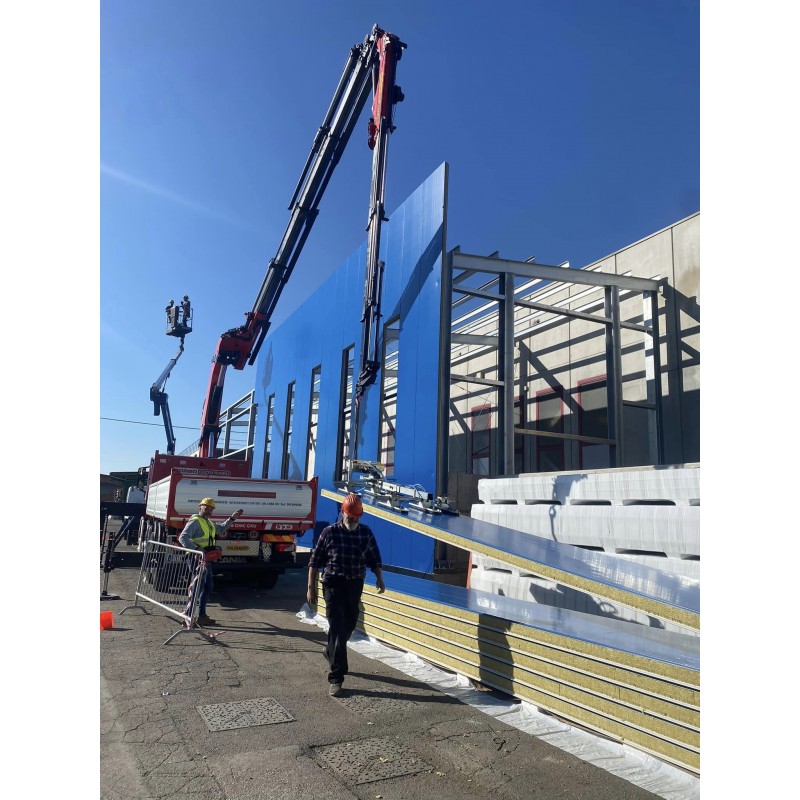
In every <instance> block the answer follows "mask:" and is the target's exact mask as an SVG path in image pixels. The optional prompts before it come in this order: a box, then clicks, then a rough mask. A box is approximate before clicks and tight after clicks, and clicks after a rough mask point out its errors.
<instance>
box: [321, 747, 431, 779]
mask: <svg viewBox="0 0 800 800" xmlns="http://www.w3.org/2000/svg"><path fill="white" fill-rule="evenodd" d="M314 749H315V750H316V751H317V753H318V754H319V755H320V757H321V758H322V759H323V760H324V761H325V763H326V764H327V765H328V766H329V767H331V769H333V770H334V771H335V772H336V773H338V774H339V775H341V776H342V777H343V778H344V779H345V780H347V781H350V782H352V783H356V784H358V783H371V782H372V781H382V780H385V779H386V778H396V777H398V776H400V775H413V774H414V773H415V772H422V771H423V770H429V769H433V768H432V767H431V766H430V764H426V763H425V762H424V761H423V760H422V759H421V758H419V757H418V756H417V755H416V754H415V753H414V752H412V751H411V750H409V749H408V748H407V747H405V746H404V745H402V744H400V743H399V742H397V741H396V740H394V739H391V738H389V737H384V738H380V739H365V740H364V741H360V742H342V743H340V744H332V745H328V746H326V747H316V748H314Z"/></svg>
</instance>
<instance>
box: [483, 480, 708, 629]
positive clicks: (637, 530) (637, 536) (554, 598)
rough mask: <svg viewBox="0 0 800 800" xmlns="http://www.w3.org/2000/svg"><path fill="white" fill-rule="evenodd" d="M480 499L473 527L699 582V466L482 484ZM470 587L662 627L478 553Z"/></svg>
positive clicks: (628, 610)
mask: <svg viewBox="0 0 800 800" xmlns="http://www.w3.org/2000/svg"><path fill="white" fill-rule="evenodd" d="M478 493H479V498H480V499H481V501H482V503H481V504H476V505H474V506H473V507H472V512H471V513H472V517H473V518H474V519H480V520H484V521H486V522H491V523H494V524H496V525H501V526H503V527H505V528H512V529H514V530H517V531H520V532H522V533H526V534H530V535H531V536H536V537H542V538H545V539H550V540H551V541H555V542H561V543H564V544H570V545H575V546H577V547H580V548H586V549H588V550H593V551H600V552H604V553H606V554H611V555H616V556H619V557H620V558H621V559H624V560H626V561H632V562H636V563H639V564H642V565H646V566H650V567H655V568H656V569H659V570H662V571H664V572H667V573H670V574H673V575H675V576H677V577H679V578H680V579H683V580H687V581H695V582H696V581H699V579H700V562H699V559H700V469H699V467H697V466H687V467H678V468H671V469H670V468H648V469H632V470H603V471H596V472H585V473H553V474H546V475H542V474H537V475H521V476H519V477H516V478H496V479H485V480H482V481H480V482H479V484H478ZM469 581H470V583H469V585H470V586H471V587H472V588H475V589H479V590H482V591H487V592H491V593H493V594H502V595H505V596H508V597H514V598H517V599H523V600H529V601H533V602H538V603H543V604H546V605H554V606H556V607H559V608H571V609H574V610H579V611H584V612H587V613H594V614H599V615H602V616H612V617H617V618H619V619H624V620H628V621H630V622H637V623H640V624H644V625H656V626H658V627H662V626H663V621H660V620H655V619H654V618H653V617H652V616H651V615H648V614H646V613H644V612H642V611H637V610H636V609H633V608H631V607H626V606H622V605H619V604H616V603H614V602H609V600H608V598H603V597H599V596H596V595H593V594H591V593H587V592H582V591H576V590H574V589H571V588H569V587H566V586H563V585H561V584H559V583H557V582H555V581H552V580H547V579H544V578H542V577H541V576H540V577H536V576H534V575H532V574H531V573H529V572H526V571H524V570H520V569H518V568H515V567H514V566H512V565H509V564H508V563H507V562H502V561H498V560H496V559H493V558H490V557H487V556H485V555H481V554H480V553H473V557H472V570H471V572H470V578H469ZM666 627H667V628H669V629H674V630H681V628H679V627H677V628H676V627H675V626H672V625H670V624H669V623H667V625H666Z"/></svg>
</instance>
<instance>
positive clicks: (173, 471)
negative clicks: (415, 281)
mask: <svg viewBox="0 0 800 800" xmlns="http://www.w3.org/2000/svg"><path fill="white" fill-rule="evenodd" d="M405 47H406V45H405V44H404V43H403V42H401V41H400V39H399V38H398V37H397V36H395V35H394V34H391V33H387V32H386V31H384V30H382V29H381V28H379V27H378V26H377V25H375V26H373V28H372V30H371V32H370V33H369V34H368V35H367V36H366V37H365V38H364V40H363V42H361V44H357V45H354V46H353V47H352V48H351V49H350V52H349V54H348V56H347V59H346V62H345V66H344V70H343V72H342V75H341V78H340V79H339V83H338V85H337V87H336V90H335V92H334V95H333V99H332V100H331V103H330V105H329V107H328V111H327V113H326V114H325V117H324V119H323V122H322V125H321V126H320V127H319V129H318V131H317V133H316V135H315V137H314V141H313V143H312V145H311V152H310V153H309V155H308V158H307V159H306V163H305V166H304V167H303V170H302V173H301V175H300V179H299V180H298V183H297V186H296V187H295V190H294V193H293V194H292V198H291V200H290V201H289V210H290V211H291V215H290V219H289V223H288V226H287V228H286V231H285V232H284V235H283V238H282V239H281V241H280V244H279V246H278V249H277V251H276V253H275V255H274V257H273V258H272V259H270V261H269V264H268V266H267V271H266V275H265V277H264V281H263V283H262V285H261V289H260V290H259V292H258V295H257V296H256V300H255V302H254V304H253V307H252V310H250V311H248V312H246V313H245V323H244V324H243V325H241V326H239V327H236V328H231V329H229V330H227V331H225V332H224V333H223V334H222V335H221V336H220V339H219V342H218V343H217V347H216V351H215V353H214V356H213V358H212V362H211V363H212V367H211V375H210V377H209V382H208V389H207V392H206V397H205V401H204V403H203V412H202V419H201V426H200V441H199V445H198V451H197V455H196V456H175V455H173V454H172V453H167V454H160V453H158V452H156V454H155V456H154V457H153V459H152V460H151V463H150V468H149V470H148V476H147V496H146V514H145V516H144V517H143V519H142V523H141V528H140V542H141V543H143V542H144V541H146V540H147V539H156V540H157V541H162V542H173V541H174V540H175V538H176V537H177V536H178V535H179V534H180V532H181V530H182V529H183V526H184V525H185V523H186V521H187V520H188V519H189V518H190V517H191V515H192V514H194V513H196V512H197V507H198V504H199V502H200V500H201V499H202V498H204V497H212V498H213V499H214V500H215V502H216V508H215V510H214V512H215V513H214V516H216V517H219V518H224V517H226V516H228V515H229V514H230V512H232V511H234V510H235V509H237V508H242V509H243V512H244V513H243V514H242V516H241V517H239V519H238V520H237V521H236V522H235V523H234V524H233V525H231V526H230V527H229V528H228V531H227V534H226V537H225V538H222V539H221V540H220V541H219V542H218V543H219V544H220V545H221V547H222V558H221V560H220V562H219V567H220V568H221V569H223V570H225V569H227V568H230V569H236V570H238V569H251V570H252V569H255V570H256V571H257V573H258V575H259V576H260V579H259V582H260V583H261V585H262V586H266V587H269V586H271V585H274V583H275V581H276V580H277V576H278V575H280V574H281V573H282V572H283V571H285V569H287V568H288V567H290V566H292V565H294V564H295V563H296V545H295V537H296V536H297V535H302V533H304V532H305V531H306V530H308V529H309V528H311V527H313V525H314V521H315V515H316V501H317V478H313V479H312V480H310V481H286V480H270V479H256V478H250V477H249V475H250V464H249V462H247V461H238V460H232V459H226V458H224V454H223V453H221V452H219V448H218V446H217V440H218V437H219V433H220V431H221V427H220V414H221V409H222V394H223V389H224V384H225V373H226V370H227V368H228V367H233V368H234V369H237V370H241V369H244V367H245V366H246V365H248V364H250V365H252V364H254V363H255V361H256V358H257V357H258V352H259V350H260V348H261V345H262V344H263V342H264V339H265V337H266V335H267V331H268V330H269V327H270V323H271V319H272V314H273V312H274V310H275V307H276V305H277V303H278V300H279V299H280V296H281V293H282V291H283V288H284V286H285V285H286V283H287V281H288V280H289V278H290V276H291V274H292V270H293V269H294V266H295V264H296V263H297V259H298V258H299V256H300V253H301V252H302V249H303V246H304V245H305V242H306V240H307V238H308V235H309V233H310V232H311V227H312V226H313V224H314V221H315V219H316V217H317V214H318V213H319V203H320V200H321V199H322V196H323V194H324V192H325V189H326V188H327V186H328V182H329V181H330V179H331V176H332V175H333V172H334V170H335V168H336V166H337V164H338V162H339V160H340V158H341V156H342V153H343V152H344V149H345V147H346V146H347V143H348V141H349V139H350V136H351V134H352V132H353V129H354V128H355V125H356V123H357V122H358V119H359V117H360V115H361V112H362V110H363V109H364V107H365V105H366V102H367V99H368V97H369V94H370V90H372V94H373V101H372V109H371V112H372V113H371V115H370V118H369V121H368V123H367V145H368V147H369V148H370V149H371V150H372V154H373V155H372V183H371V192H370V205H369V214H368V223H367V231H368V239H367V264H366V279H365V286H364V310H363V315H362V319H361V323H362V342H361V363H360V372H359V376H358V381H357V385H356V397H357V398H358V397H360V396H361V395H362V394H363V392H364V391H365V390H366V388H367V387H368V386H369V385H370V384H372V383H373V382H374V381H375V378H376V375H377V372H378V370H379V367H380V360H379V358H380V356H379V353H380V351H379V341H378V336H379V324H380V316H381V311H380V300H381V284H382V277H383V268H384V264H383V262H382V261H380V259H379V252H380V236H381V225H382V223H383V222H386V221H387V218H386V216H385V210H384V195H385V174H386V163H387V154H388V140H389V134H390V133H391V132H392V131H394V129H395V126H394V124H393V118H394V107H395V105H396V103H398V102H400V101H402V100H403V93H402V91H401V89H400V87H399V86H398V85H397V84H396V82H395V77H396V69H397V62H398V61H399V60H400V58H401V56H402V53H403V50H404V48H405ZM154 402H155V401H154ZM356 440H357V437H355V436H354V437H351V441H352V442H356ZM353 446H355V445H353ZM353 456H355V453H353Z"/></svg>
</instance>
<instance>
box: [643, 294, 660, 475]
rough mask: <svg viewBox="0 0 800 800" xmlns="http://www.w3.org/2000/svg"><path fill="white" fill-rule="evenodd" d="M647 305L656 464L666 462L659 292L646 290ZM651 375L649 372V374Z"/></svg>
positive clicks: (648, 394)
mask: <svg viewBox="0 0 800 800" xmlns="http://www.w3.org/2000/svg"><path fill="white" fill-rule="evenodd" d="M644 299H645V306H647V305H648V300H649V305H650V330H651V333H652V335H651V337H650V347H651V352H650V358H649V359H648V367H649V368H650V369H652V373H653V381H652V390H653V397H652V398H651V397H650V382H649V380H648V390H647V397H648V400H649V399H652V400H653V403H654V405H655V439H656V464H663V463H664V408H663V402H664V399H663V396H662V392H661V341H660V332H659V326H658V292H657V291H656V292H645V294H644ZM648 377H649V374H648Z"/></svg>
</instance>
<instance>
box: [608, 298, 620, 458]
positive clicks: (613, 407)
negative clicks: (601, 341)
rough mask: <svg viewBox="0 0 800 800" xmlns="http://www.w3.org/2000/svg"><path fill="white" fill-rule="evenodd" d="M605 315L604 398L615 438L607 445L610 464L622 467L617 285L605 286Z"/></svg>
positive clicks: (609, 424)
mask: <svg viewBox="0 0 800 800" xmlns="http://www.w3.org/2000/svg"><path fill="white" fill-rule="evenodd" d="M605 315H606V316H607V317H610V318H611V326H610V327H607V328H606V397H607V411H606V413H607V415H608V438H609V439H613V440H614V444H612V445H611V447H610V456H611V466H612V467H619V466H622V461H623V460H624V451H623V434H622V341H621V329H620V314H619V287H618V286H608V287H606V289H605Z"/></svg>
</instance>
